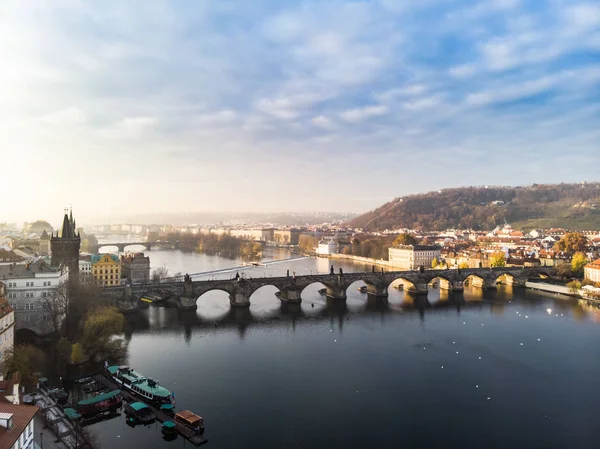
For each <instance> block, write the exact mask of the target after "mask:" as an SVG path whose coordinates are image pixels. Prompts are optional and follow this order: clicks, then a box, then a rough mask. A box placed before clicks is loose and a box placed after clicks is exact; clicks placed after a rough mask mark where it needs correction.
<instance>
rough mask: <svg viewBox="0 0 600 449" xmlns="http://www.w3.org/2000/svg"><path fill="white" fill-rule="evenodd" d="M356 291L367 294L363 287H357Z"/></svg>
mask: <svg viewBox="0 0 600 449" xmlns="http://www.w3.org/2000/svg"><path fill="white" fill-rule="evenodd" d="M358 291H359V292H361V293H367V286H366V285H363V286H361V287H358Z"/></svg>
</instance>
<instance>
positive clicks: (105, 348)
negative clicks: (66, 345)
mask: <svg viewBox="0 0 600 449" xmlns="http://www.w3.org/2000/svg"><path fill="white" fill-rule="evenodd" d="M124 325H125V317H124V316H123V314H121V312H119V309H117V308H116V307H112V306H108V307H101V308H98V309H96V310H94V311H93V312H91V314H90V315H88V317H87V318H86V320H85V322H84V324H83V332H82V335H81V339H80V341H79V343H80V344H81V349H82V351H83V353H84V354H85V355H86V356H87V358H88V359H90V360H95V361H99V360H105V359H108V358H110V359H113V360H119V359H121V358H123V357H124V355H125V351H126V346H125V342H124V340H123V339H122V338H118V337H116V336H117V335H119V334H122V333H123V326H124Z"/></svg>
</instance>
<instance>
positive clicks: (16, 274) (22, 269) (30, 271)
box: [0, 260, 60, 279]
mask: <svg viewBox="0 0 600 449" xmlns="http://www.w3.org/2000/svg"><path fill="white" fill-rule="evenodd" d="M58 272H60V269H58V268H53V267H51V266H50V265H48V264H47V263H46V262H44V261H43V260H40V261H36V262H32V263H20V264H17V263H13V264H8V265H0V279H20V278H31V277H35V275H36V274H49V273H58Z"/></svg>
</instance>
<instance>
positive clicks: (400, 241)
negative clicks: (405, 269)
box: [392, 233, 417, 247]
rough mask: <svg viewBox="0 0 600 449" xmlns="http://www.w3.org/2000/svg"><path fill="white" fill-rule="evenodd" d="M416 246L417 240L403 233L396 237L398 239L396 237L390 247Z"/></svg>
mask: <svg viewBox="0 0 600 449" xmlns="http://www.w3.org/2000/svg"><path fill="white" fill-rule="evenodd" d="M416 244H417V239H415V238H414V237H413V236H412V235H410V234H406V233H405V234H400V235H398V237H396V238H395V239H394V242H393V243H392V246H395V247H398V246H401V245H416Z"/></svg>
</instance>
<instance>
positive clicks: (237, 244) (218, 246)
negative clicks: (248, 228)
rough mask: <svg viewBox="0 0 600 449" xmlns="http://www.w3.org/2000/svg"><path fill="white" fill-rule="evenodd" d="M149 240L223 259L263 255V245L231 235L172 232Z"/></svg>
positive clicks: (157, 235)
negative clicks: (175, 245) (176, 245)
mask: <svg viewBox="0 0 600 449" xmlns="http://www.w3.org/2000/svg"><path fill="white" fill-rule="evenodd" d="M148 240H153V241H156V240H163V241H165V242H167V243H172V244H175V243H176V244H178V245H179V248H180V249H181V250H183V251H197V252H201V253H206V254H218V255H220V256H223V257H230V258H234V257H238V256H243V257H257V256H260V254H261V253H262V245H261V244H260V243H258V242H254V241H252V240H248V239H244V238H241V237H234V236H232V235H231V234H220V235H217V234H212V233H211V234H204V233H199V234H189V233H185V234H180V233H175V232H171V233H168V234H166V235H165V236H162V237H161V236H160V235H159V234H157V233H152V234H151V235H149V236H148Z"/></svg>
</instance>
